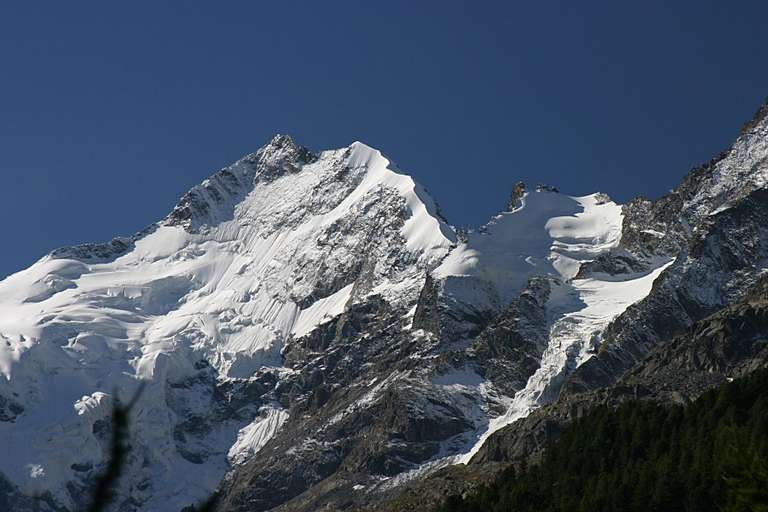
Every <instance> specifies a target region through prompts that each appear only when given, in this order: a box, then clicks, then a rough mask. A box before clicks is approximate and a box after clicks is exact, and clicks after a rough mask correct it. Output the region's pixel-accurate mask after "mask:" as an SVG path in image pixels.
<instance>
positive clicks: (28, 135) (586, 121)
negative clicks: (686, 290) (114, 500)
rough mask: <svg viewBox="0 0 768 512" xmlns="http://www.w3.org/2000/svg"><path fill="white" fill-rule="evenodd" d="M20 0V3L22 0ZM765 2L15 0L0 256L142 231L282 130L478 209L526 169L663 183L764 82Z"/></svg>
mask: <svg viewBox="0 0 768 512" xmlns="http://www.w3.org/2000/svg"><path fill="white" fill-rule="evenodd" d="M14 4H15V5H14ZM766 19H768V2H764V1H760V2H758V1H755V2H747V1H745V2H740V1H732V2H726V1H720V0H718V1H706V0H696V1H690V2H687V1H675V2H668V1H664V2H661V1H659V2H655V1H649V0H643V1H626V2H624V1H621V2H616V1H605V2H598V1H587V2H575V1H563V2H548V1H542V2H513V1H506V2H480V1H472V2H470V1H467V2H450V1H432V2H427V1H424V2H417V1H403V2H400V1H393V0H388V1H386V2H384V1H382V2H373V1H371V2H368V1H362V2H361V1H359V0H358V1H350V2H336V1H328V2H325V1H324V2H319V1H313V2H290V1H270V2H266V1H248V2H246V1H242V2H238V1H226V2H205V3H203V2H192V1H188V2H161V1H152V2H85V1H83V2H4V3H3V4H2V6H0V227H2V238H0V240H1V241H0V276H3V275H6V274H8V273H11V272H14V271H16V270H19V269H21V268H23V267H26V266H28V265H29V264H31V263H32V262H33V261H34V260H36V259H37V258H39V257H40V256H42V255H43V254H45V253H46V252H48V251H49V250H50V249H53V248H55V247H58V246H62V245H70V244H75V243H80V242H85V241H104V240H109V239H110V238H112V237H113V236H116V235H127V234H131V233H134V232H136V231H138V230H139V229H141V228H142V227H144V226H146V225H148V224H150V223H151V222H154V221H155V220H158V219H160V218H162V217H163V216H165V215H166V214H167V213H168V212H169V211H170V209H171V208H172V207H173V205H174V204H175V203H176V200H177V198H178V197H179V196H181V195H182V194H183V193H184V192H185V191H186V190H187V189H189V188H190V187H191V186H192V185H194V184H196V183H198V182H200V181H201V180H202V179H203V178H205V177H206V176H208V175H210V174H212V173H213V172H215V171H216V170H217V169H219V168H221V167H222V166H224V165H226V164H228V163H230V162H232V161H233V160H235V159H237V158H238V157H239V156H241V155H243V154H245V153H248V152H251V151H254V150H255V149H257V148H258V147H259V146H261V145H263V144H264V143H265V142H266V141H267V140H269V138H270V137H271V136H272V135H273V134H274V133H276V132H280V133H288V134H290V135H292V136H293V137H294V138H295V139H296V140H297V141H298V142H299V143H301V144H303V145H305V146H307V147H309V148H311V149H315V150H320V149H327V148H334V147H341V146H346V145H348V144H349V143H351V142H353V141H354V140H362V141H364V142H366V143H368V144H369V145H371V146H374V147H377V148H379V149H381V150H382V151H383V152H384V153H385V154H386V155H388V156H389V157H390V158H391V159H392V160H394V161H395V162H397V163H398V165H399V166H400V167H401V168H403V169H405V170H407V171H409V172H410V173H411V174H412V175H413V176H414V177H415V178H416V179H417V180H418V181H420V182H421V183H423V184H424V185H425V186H427V188H429V189H430V191H431V192H432V193H433V195H434V196H435V197H436V199H437V200H438V201H439V202H440V203H441V205H442V207H443V210H444V211H445V213H446V215H447V217H448V218H449V220H450V221H451V222H452V223H455V224H460V225H478V224H481V223H483V222H484V221H485V220H486V219H487V218H488V217H489V216H490V215H491V214H493V213H495V212H496V211H497V210H499V209H500V208H501V207H502V206H503V205H504V203H505V201H506V198H507V196H508V194H509V191H510V189H511V187H512V184H513V183H514V182H515V181H516V180H519V179H522V180H524V181H526V182H529V183H536V182H544V183H550V184H553V185H555V186H557V187H559V188H560V190H561V191H563V192H566V193H569V194H572V195H576V194H587V193H591V192H593V191H596V190H601V191H604V192H607V193H608V194H610V195H611V196H612V197H614V198H615V199H617V200H619V201H622V202H624V201H627V200H629V199H630V198H631V197H633V196H634V195H637V194H644V195H647V196H650V197H658V196H659V195H660V194H662V193H664V192H665V191H666V190H667V189H669V188H671V187H672V186H674V185H675V184H676V183H677V182H678V181H679V180H680V178H681V177H682V176H683V175H684V174H685V173H686V172H687V171H688V169H689V168H690V167H691V166H693V165H695V164H697V163H700V162H702V161H706V160H708V159H709V158H710V157H711V156H713V155H714V154H715V153H717V152H718V151H720V150H722V149H724V148H725V147H727V146H728V145H729V144H730V142H731V141H732V139H733V138H734V137H735V135H736V134H737V133H738V129H739V128H740V126H741V125H742V123H743V122H745V121H746V120H747V119H748V118H749V117H750V116H751V115H752V114H753V112H754V111H755V110H756V109H757V107H758V106H759V104H760V102H761V101H762V100H763V99H764V97H765V96H766V95H768V65H766V63H768V31H766V30H765V20H766Z"/></svg>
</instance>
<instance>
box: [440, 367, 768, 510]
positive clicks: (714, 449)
mask: <svg viewBox="0 0 768 512" xmlns="http://www.w3.org/2000/svg"><path fill="white" fill-rule="evenodd" d="M437 510H438V511H439V512H497V511H499V512H500V511H504V512H508V511H510V512H511V511H515V512H518V511H520V512H522V511H531V512H534V511H535V512H547V511H561V512H566V511H579V512H600V511H622V512H623V511H630V512H631V511H637V512H647V511H690V512H707V511H718V512H748V511H749V512H768V370H759V371H756V372H753V373H752V374H751V375H749V376H748V377H745V378H743V379H739V380H736V381H734V382H731V383H728V384H725V385H723V386H722V387H721V388H719V389H717V390H713V391H710V392H708V393H706V394H705V395H703V396H701V397H700V398H699V399H698V400H696V401H695V402H693V403H690V404H688V405H686V406H676V405H659V404H653V403H643V402H629V403H625V404H623V405H621V406H620V407H619V408H618V409H610V408H607V407H599V408H597V409H595V410H594V411H593V412H591V413H590V414H588V415H586V416H585V417H583V418H581V419H579V420H577V421H575V422H574V423H573V424H571V425H570V426H569V427H568V428H567V429H566V431H565V432H564V433H563V435H562V436H561V437H560V438H559V440H558V441H557V442H556V443H554V444H553V445H552V446H551V447H550V448H549V450H547V453H546V455H545V457H544V459H543V461H542V463H541V464H540V465H537V466H531V467H528V468H523V469H521V470H520V471H519V472H515V471H514V470H512V469H509V470H507V471H505V472H503V473H502V474H501V475H500V476H499V478H498V479H497V480H496V481H495V482H494V483H493V484H492V485H489V486H487V487H483V488H481V489H480V490H479V491H478V492H477V493H476V494H474V495H470V496H467V497H465V498H461V497H457V496H455V497H451V498H449V499H448V500H447V501H446V502H445V503H443V504H442V506H440V507H438V509H437Z"/></svg>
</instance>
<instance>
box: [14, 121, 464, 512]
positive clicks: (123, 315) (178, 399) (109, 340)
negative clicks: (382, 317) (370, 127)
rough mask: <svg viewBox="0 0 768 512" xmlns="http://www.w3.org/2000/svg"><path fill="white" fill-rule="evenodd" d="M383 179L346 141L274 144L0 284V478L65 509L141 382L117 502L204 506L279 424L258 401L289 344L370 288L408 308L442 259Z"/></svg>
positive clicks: (404, 179) (274, 404)
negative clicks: (170, 202) (336, 145)
mask: <svg viewBox="0 0 768 512" xmlns="http://www.w3.org/2000/svg"><path fill="white" fill-rule="evenodd" d="M389 167H390V165H389V162H388V161H387V160H386V159H384V158H383V157H382V156H381V155H380V153H378V152H377V151H375V150H373V149H371V148H369V147H367V146H365V145H364V144H361V143H355V144H353V145H352V146H350V147H349V148H345V149H342V150H338V151H330V152H325V153H323V154H321V155H317V156H315V155H312V154H310V153H309V152H308V151H307V150H305V149H303V148H299V147H298V146H296V145H295V144H294V143H293V142H292V141H291V140H290V139H288V138H286V137H282V136H278V137H276V138H275V139H274V140H273V141H272V142H271V143H270V144H269V145H267V146H265V147H264V148H262V149H261V150H260V151H259V152H258V153H256V154H253V155H249V156H247V157H245V158H244V159H242V160H240V161H238V162H237V163H236V164H234V165H233V166H231V167H228V168H227V169H224V170H222V171H221V172H219V173H217V174H216V175H214V176H213V177H211V178H210V179H209V180H206V181H205V182H204V183H203V184H202V185H200V186H198V187H196V188H195V189H193V190H192V191H190V192H189V193H188V194H187V195H185V196H184V198H182V200H181V202H180V203H179V205H178V206H177V207H176V208H175V209H174V211H173V212H172V213H171V215H169V217H168V218H167V219H165V220H164V221H161V222H159V223H158V224H156V225H153V226H151V227H150V228H148V229H146V230H144V231H143V232H142V233H139V234H138V235H136V236H135V237H133V238H131V239H118V240H115V241H113V242H111V243H109V244H90V245H85V246H79V247H74V248H65V249H59V250H56V251H54V252H52V253H51V254H50V255H48V256H46V257H44V258H42V259H41V260H40V261H39V262H37V263H36V264H35V265H33V266H32V267H30V268H29V269H27V270H25V271H22V272H20V273H18V274H15V275H13V276H10V277H9V278H7V279H6V280H4V281H3V282H2V283H0V313H1V314H0V335H1V336H2V338H3V343H2V346H0V371H1V372H2V373H3V377H4V378H3V379H1V380H0V397H2V400H0V405H1V406H2V410H3V418H2V419H3V421H2V422H0V431H2V436H3V439H4V444H5V445H6V446H7V451H6V456H5V457H3V459H2V461H0V471H2V473H3V474H4V475H5V476H6V477H7V478H8V479H9V480H11V482H13V483H14V484H16V485H18V486H19V487H20V488H21V489H22V490H23V491H24V492H27V493H39V492H46V491H47V492H50V493H51V494H52V496H53V498H54V499H55V500H56V501H57V502H59V503H60V504H61V505H62V506H65V507H72V506H76V504H77V503H78V501H79V500H82V499H83V496H82V495H81V492H82V489H85V488H87V486H88V482H90V481H91V480H92V477H93V474H94V471H95V469H97V468H98V467H99V466H100V465H101V464H103V462H104V447H105V439H104V435H105V434H106V433H107V432H109V429H108V428H107V427H106V422H108V421H109V413H110V410H111V408H110V403H111V401H112V400H113V399H114V398H115V394H117V395H118V396H119V397H121V398H123V399H127V398H130V396H131V395H132V394H133V393H134V391H135V390H136V389H137V384H138V383H139V382H140V381H141V382H147V383H149V385H148V386H147V387H146V388H144V390H143V393H142V395H141V397H140V400H139V401H138V403H137V406H136V408H135V410H134V412H133V413H134V417H135V422H134V424H133V425H132V431H133V435H134V437H135V439H134V450H133V452H132V455H131V468H130V471H129V474H130V475H131V477H130V479H127V480H126V482H125V489H124V491H125V496H128V495H130V496H131V499H130V502H131V503H132V504H133V505H132V506H140V507H143V508H145V509H154V510H157V509H166V510H174V509H179V508H181V507H182V506H184V505H187V504H189V503H190V502H193V501H195V500H198V499H201V498H203V497H205V496H206V495H207V494H208V493H210V492H211V491H212V490H213V489H214V488H215V486H216V485H217V483H218V481H219V480H220V478H221V477H222V476H223V474H224V471H225V470H226V469H227V467H229V465H228V459H229V460H230V461H238V460H241V459H242V458H244V457H247V456H248V455H249V454H250V453H253V452H254V451H256V450H258V448H259V447H260V446H261V445H263V444H264V442H265V441H266V440H267V439H268V438H269V437H270V436H271V435H272V434H273V433H274V431H275V430H276V429H278V428H279V427H280V425H281V424H282V423H283V422H284V421H285V420H286V418H287V417H288V413H287V412H286V410H285V408H284V407H283V406H282V405H280V403H279V401H277V400H276V399H275V398H274V397H268V396H267V391H268V390H269V389H270V388H273V387H274V385H275V383H276V382H278V381H282V380H285V379H284V377H286V374H290V373H291V371H292V370H291V369H290V368H286V367H285V366H284V365H283V357H282V355H281V352H282V351H283V350H284V348H285V344H286V342H287V340H289V339H291V338H293V337H301V336H303V335H305V334H306V333H308V332H310V331H312V330H313V329H315V328H316V327H317V326H318V325H321V324H323V323H325V322H327V321H328V320H329V319H330V318H332V317H334V316H336V315H338V314H339V313H340V312H341V311H343V310H344V309H345V307H348V306H349V305H351V304H353V303H354V302H355V301H357V300H359V298H360V297H365V296H366V295H368V294H370V293H373V292H374V291H375V292H376V293H378V294H380V295H381V296H383V297H385V298H386V300H389V301H391V302H392V303H393V304H410V303H413V302H415V298H416V296H417V294H418V292H419V287H420V285H421V282H422V281H423V279H424V273H425V272H426V271H428V270H430V269H431V268H434V267H435V266H436V265H437V264H438V263H439V261H440V260H441V259H442V257H443V256H444V255H445V254H446V253H447V251H448V249H449V248H450V247H451V245H452V243H453V240H452V237H453V234H452V232H451V231H450V229H449V228H447V227H446V226H445V225H444V223H443V221H442V220H440V219H439V218H438V216H437V212H436V207H435V205H434V202H433V201H431V199H429V197H428V196H427V195H426V193H425V192H424V191H423V189H422V188H421V187H420V186H418V185H416V184H415V183H414V182H413V181H412V180H411V179H410V178H409V177H408V176H405V175H402V174H398V173H396V172H394V171H392V170H390V168H389ZM422 198H423V199H422ZM238 431H239V432H238ZM161 504H162V505H161Z"/></svg>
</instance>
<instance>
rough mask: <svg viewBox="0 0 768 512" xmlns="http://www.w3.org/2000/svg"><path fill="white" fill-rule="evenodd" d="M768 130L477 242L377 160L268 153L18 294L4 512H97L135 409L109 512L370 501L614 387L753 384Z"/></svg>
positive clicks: (672, 389)
mask: <svg viewBox="0 0 768 512" xmlns="http://www.w3.org/2000/svg"><path fill="white" fill-rule="evenodd" d="M765 114H766V109H765V108H764V109H761V111H760V112H759V113H758V115H757V116H756V117H755V119H754V120H753V121H752V122H751V123H750V124H748V125H747V126H746V127H745V129H744V131H743V133H742V134H741V136H740V137H739V138H738V139H737V141H736V143H735V144H734V145H733V147H732V148H731V149H730V150H729V151H726V152H724V153H723V154H721V155H720V156H719V157H717V158H716V159H715V160H713V161H711V162H710V163H708V164H707V165H705V166H702V167H700V168H697V169H694V170H693V171H692V172H691V173H690V174H689V175H688V176H687V177H686V178H685V179H684V181H683V182H682V183H681V185H680V186H678V187H677V188H676V189H674V190H673V191H672V192H671V193H670V194H669V195H667V196H664V197H662V198H661V199H659V200H657V201H649V200H646V199H642V198H639V199H636V200H633V201H632V202H630V203H629V204H627V205H623V206H622V205H617V204H616V203H614V202H613V201H611V200H610V198H609V197H607V196H606V195H605V194H601V193H596V194H592V195H588V196H583V197H570V196H567V195H564V194H561V193H559V192H558V191H557V190H556V189H554V188H553V187H550V186H543V185H540V186H538V187H535V188H533V189H530V190H529V189H527V188H526V187H525V186H524V185H523V184H517V185H515V186H514V187H513V190H512V193H511V196H510V200H509V202H508V204H507V205H506V208H505V210H504V211H502V212H500V213H499V214H498V215H496V216H494V217H493V218H492V219H491V220H490V222H489V223H488V224H486V225H485V226H483V227H482V228H480V229H478V230H474V231H469V232H465V231H458V230H455V229H454V228H452V227H451V226H449V225H448V224H447V223H446V221H445V220H444V219H443V218H442V216H441V215H440V212H439V209H438V207H437V205H436V203H435V202H434V201H433V200H432V198H431V197H430V196H429V194H428V193H427V192H426V190H425V189H424V188H423V187H421V186H420V185H418V184H416V183H415V182H414V181H413V180H412V179H411V178H410V177H409V176H407V175H405V174H402V173H401V172H400V171H399V170H398V169H397V168H396V167H395V166H394V165H393V164H392V163H391V162H390V161H389V160H387V159H386V158H385V157H383V156H382V155H381V153H379V152H378V151H376V150H374V149H372V148H370V147H368V146H366V145H365V144H362V143H357V142H356V143H354V144H352V145H351V146H349V147H347V148H343V149H339V150H333V151H325V152H322V153H319V154H314V153H312V152H311V151H309V150H307V149H306V148H302V147H300V146H298V145H297V144H296V143H294V142H293V141H292V140H291V139H290V138H288V137H286V136H280V135H278V136H276V137H275V138H274V139H273V140H272V141H271V142H270V143H269V144H267V145H266V146H264V147H263V148H262V149H260V150H259V151H257V152H256V153H253V154H251V155H248V156H246V157H244V158H243V159H241V160H239V161H238V162H236V163H235V164H233V165H231V166H229V167H227V168H225V169H223V170H221V171H219V172H218V173H216V174H214V175H213V176H212V177H211V178H209V179H207V180H205V181H204V182H203V183H202V184H200V185H199V186H197V187H195V188H193V189H192V190H190V191H189V192H188V193H187V194H186V195H184V197H182V199H181V200H180V201H179V203H178V204H177V205H176V207H175V208H174V209H173V210H172V212H171V213H170V214H169V215H168V217H166V218H165V219H163V220H161V221H160V222H158V223H156V224H154V225H152V226H150V227H148V228H146V229H145V230H143V231H141V232H140V233H138V234H136V235H134V236H133V237H129V238H116V239H114V240H112V241H111V242H109V243H105V244H86V245H81V246H76V247H69V248H62V249H57V250H55V251H53V252H51V253H50V254H49V255H47V256H45V257H43V258H42V259H41V260H39V261H38V262H36V263H35V264H34V265H32V266H31V267H29V268H28V269H26V270H24V271H21V272H19V273H17V274H14V275H12V276H10V277H8V278H6V279H5V280H4V281H2V282H0V338H2V339H0V373H2V378H0V438H2V439H3V449H4V456H3V457H0V505H5V506H6V507H8V508H11V507H12V508H13V509H14V510H26V509H29V510H31V509H34V508H35V507H38V509H40V508H39V507H43V508H42V510H45V509H49V510H79V509H81V508H82V507H83V505H84V504H85V503H87V502H88V500H89V498H90V495H89V493H90V489H91V487H92V485H93V482H94V479H95V478H96V477H97V476H98V475H99V474H100V472H101V471H102V470H103V469H104V467H105V464H106V462H107V461H108V458H109V443H110V433H111V421H112V419H111V411H112V404H113V403H114V402H115V401H122V402H127V401H129V400H131V399H133V398H134V397H135V403H134V405H133V407H132V409H131V411H130V413H131V424H130V428H129V430H130V433H131V438H130V446H131V450H130V451H129V454H128V457H127V462H126V467H125V470H124V473H123V477H122V479H121V481H120V486H119V489H118V493H117V494H118V497H117V502H116V503H115V509H116V510H125V511H139V510H142V511H143V510H162V511H165V510H168V511H178V510H181V509H183V508H184V507H186V506H188V505H190V504H194V503H197V502H199V501H201V500H203V499H205V498H206V497H208V496H209V495H210V494H211V493H213V492H214V491H217V492H218V494H219V497H220V500H219V505H218V506H219V508H220V509H221V510H249V511H258V510H272V509H276V510H286V511H287V510H296V511H298V510H302V511H310V510H318V509H329V510H336V509H339V510H342V509H359V508H362V507H371V508H374V509H375V508H377V507H380V506H385V505H384V503H385V502H391V503H395V501H392V497H393V496H406V497H407V496H413V497H416V499H417V500H422V502H423V500H424V499H427V498H425V497H428V499H439V493H447V492H450V491H451V485H452V484H446V482H451V480H450V478H452V476H451V475H455V474H459V473H461V474H462V475H464V476H467V480H466V481H468V482H469V481H476V480H477V478H476V477H473V476H472V475H480V474H484V472H486V471H487V470H488V468H489V467H491V465H493V464H495V463H505V462H514V461H516V460H522V459H525V458H527V457H530V456H532V454H534V453H535V452H536V450H537V449H538V448H539V447H540V444H541V440H542V439H545V438H548V437H551V436H552V435H556V432H557V431H558V428H560V426H561V425H562V424H564V422H567V421H568V420H569V418H571V417H576V416H577V415H578V414H579V412H578V411H580V410H582V408H583V407H586V406H587V405H589V404H592V403H595V401H597V400H607V398H605V397H606V396H609V397H613V398H611V399H612V400H613V399H615V400H617V401H620V399H621V397H623V396H625V395H626V393H625V392H626V390H627V389H630V388H631V389H633V392H632V393H633V396H636V395H637V394H638V393H640V394H645V395H647V396H654V397H663V399H667V400H668V399H678V400H679V399H681V397H695V396H697V395H698V394H700V393H701V392H702V391H703V390H704V389H706V388H707V387H709V386H712V385H715V384H717V383H719V382H721V381H722V380H724V379H727V378H731V377H732V374H734V373H736V372H744V371H746V369H749V368H755V367H758V366H760V365H761V364H763V363H762V361H764V360H765V348H764V346H763V345H760V343H761V341H760V336H761V334H760V333H761V332H765V331H761V329H762V326H763V324H762V323H761V322H764V316H763V311H762V309H760V307H761V306H759V304H762V303H761V302H760V300H758V299H759V298H760V297H762V295H761V294H762V293H764V288H761V287H762V286H764V280H761V278H762V275H763V272H764V269H766V267H768V232H766V230H768V189H766V186H767V185H768V123H767V122H766V119H765V117H766V116H765ZM755 297H757V298H758V299H755ZM717 315H720V317H718V316H717ZM718 318H719V320H718ZM734 318H739V319H741V320H739V321H742V322H746V323H747V324H748V325H751V326H752V331H750V332H752V335H750V337H744V336H741V334H740V333H741V332H742V331H741V330H740V328H736V327H734V325H741V324H734V322H737V320H734ZM708 322H709V323H708ZM717 322H720V323H717ZM750 322H751V323H750ZM718 326H719V327H718ZM691 333H694V334H691ZM697 333H698V334H697ZM718 333H721V334H718ZM736 338H738V339H736ZM702 340H710V341H707V342H705V341H702ZM638 390H640V391H638ZM622 393H624V394H622ZM627 396H628V395H627ZM659 399H662V398H659ZM446 475H447V476H446ZM462 478H463V477H462ZM472 478H475V480H472ZM454 484H455V485H453V488H454V489H455V488H456V486H457V485H458V484H456V483H455V481H454ZM435 492H437V494H435ZM409 493H410V494H409ZM406 502H407V500H406V501H403V503H406ZM0 508H1V507H0Z"/></svg>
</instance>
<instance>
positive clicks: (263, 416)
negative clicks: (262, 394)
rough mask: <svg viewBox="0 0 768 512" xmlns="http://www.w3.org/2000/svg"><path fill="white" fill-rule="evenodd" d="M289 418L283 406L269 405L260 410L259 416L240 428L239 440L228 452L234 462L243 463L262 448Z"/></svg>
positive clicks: (228, 456) (229, 457) (228, 457)
mask: <svg viewBox="0 0 768 512" xmlns="http://www.w3.org/2000/svg"><path fill="white" fill-rule="evenodd" d="M287 419H288V412H287V411H285V410H284V409H282V408H279V407H274V406H267V407H263V408H262V409H261V410H260V411H259V417H258V418H256V419H255V420H253V422H251V423H250V424H248V425H247V426H245V427H243V428H242V429H240V432H238V434H237V441H236V442H235V444H233V445H232V448H230V449H229V452H228V453H227V459H228V460H229V461H230V463H232V464H242V463H243V462H245V461H246V460H248V458H250V457H251V456H253V455H255V454H256V453H258V452H259V450H261V449H262V448H263V447H264V445H265V444H267V442H269V440H270V439H272V438H273V437H274V436H275V434H276V433H277V431H278V430H280V428H281V427H282V426H283V423H285V421H286V420H287Z"/></svg>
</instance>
